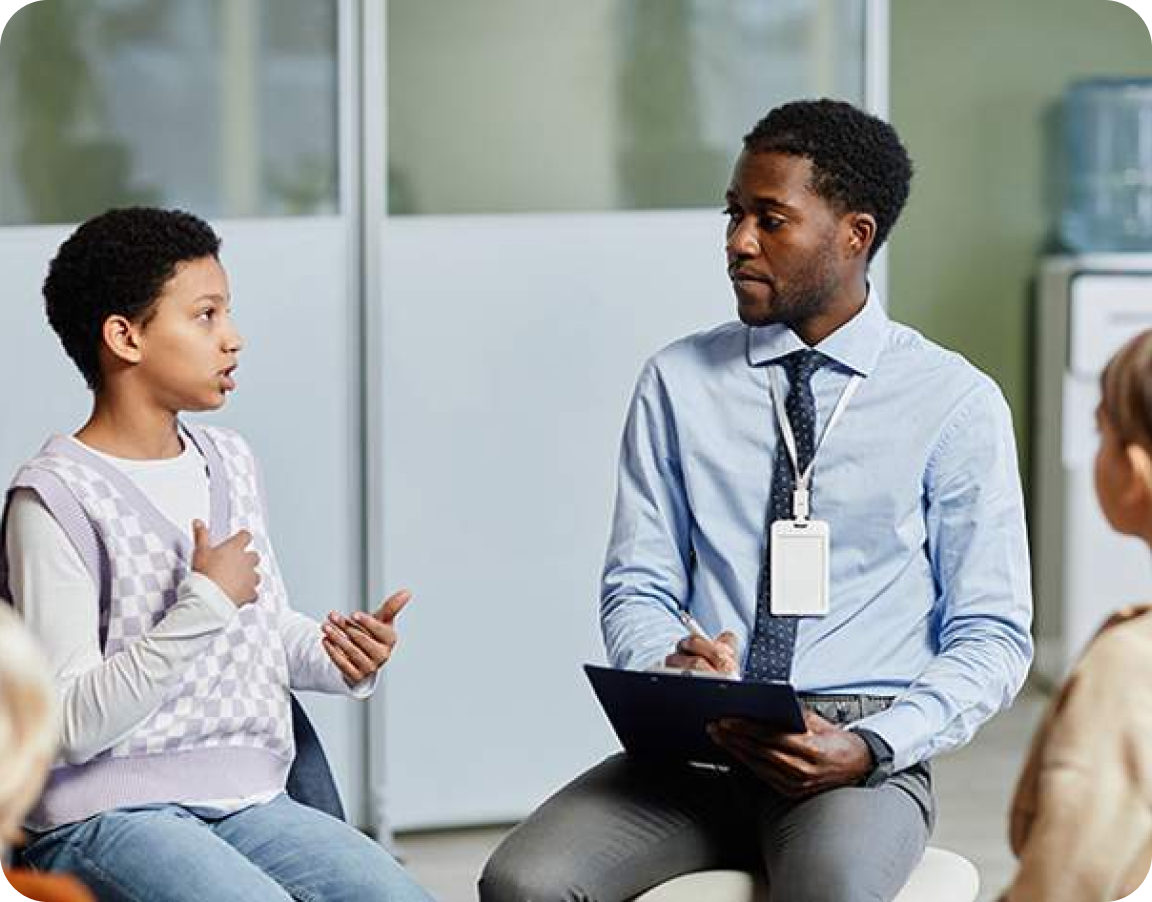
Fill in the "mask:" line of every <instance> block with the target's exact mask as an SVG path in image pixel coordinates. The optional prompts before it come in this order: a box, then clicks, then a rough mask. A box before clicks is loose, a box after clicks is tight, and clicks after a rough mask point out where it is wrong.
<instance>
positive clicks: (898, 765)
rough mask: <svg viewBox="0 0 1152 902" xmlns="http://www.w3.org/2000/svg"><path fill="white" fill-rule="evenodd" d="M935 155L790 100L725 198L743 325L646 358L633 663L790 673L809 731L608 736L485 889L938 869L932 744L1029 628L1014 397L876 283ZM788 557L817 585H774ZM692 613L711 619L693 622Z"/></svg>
mask: <svg viewBox="0 0 1152 902" xmlns="http://www.w3.org/2000/svg"><path fill="white" fill-rule="evenodd" d="M911 174H912V166H911V162H910V161H909V159H908V155H907V153H906V151H905V149H904V147H903V146H902V144H901V143H900V140H899V138H898V137H897V135H896V133H895V132H894V130H893V129H892V128H891V127H890V126H889V125H887V124H886V123H884V122H882V121H880V120H878V119H876V118H874V117H872V116H869V115H867V114H865V113H863V112H861V111H859V110H857V109H855V108H853V107H852V106H850V105H849V104H846V103H840V102H834V101H827V100H824V101H815V102H800V103H791V104H787V105H785V106H782V107H780V108H778V109H775V110H773V111H772V112H770V113H769V114H768V116H767V117H765V118H764V119H763V120H762V121H761V122H759V123H758V124H757V125H756V126H755V128H753V130H752V131H751V132H750V133H749V134H748V135H747V136H745V138H744V150H743V153H741V155H740V157H739V159H738V160H737V162H736V165H735V169H734V172H733V175H732V181H731V184H730V186H729V188H728V192H727V209H726V215H727V218H728V229H727V257H728V271H729V274H730V276H731V278H732V284H733V287H734V290H735V293H736V298H737V311H738V313H739V317H740V320H741V323H729V324H726V325H723V326H720V327H718V328H716V329H713V330H711V331H708V332H704V333H701V334H698V335H693V336H690V337H688V338H686V339H683V340H681V341H678V342H676V343H674V344H672V345H671V346H669V347H668V348H666V349H664V350H663V351H661V352H660V353H658V354H657V355H656V356H655V357H654V358H652V360H650V361H649V362H648V364H647V365H646V366H645V368H644V370H643V372H642V373H641V376H640V379H639V383H638V386H637V389H636V393H635V396H634V398H633V401H632V406H631V410H630V412H629V416H628V421H627V425H626V427H625V431H624V439H623V448H622V452H621V464H620V476H619V492H618V496H617V502H616V514H615V522H614V526H613V532H612V537H611V542H610V545H609V549H608V556H607V562H606V565H605V570H604V578H603V589H602V598H601V618H602V624H603V629H604V636H605V641H606V644H607V649H608V656H609V659H610V660H611V661H612V663H613V664H614V665H615V666H617V667H627V668H634V669H647V668H651V667H657V666H661V665H667V666H672V667H678V668H691V669H695V670H701V671H721V672H726V673H730V674H736V673H737V672H741V671H742V674H743V677H744V679H787V680H790V681H791V682H792V683H793V684H794V685H795V686H796V688H797V690H798V691H799V692H800V693H801V700H802V701H803V702H804V704H805V706H806V708H807V711H806V722H807V727H808V731H807V733H805V734H802V735H776V734H773V733H771V732H769V731H766V730H764V729H761V728H760V727H758V725H757V724H755V723H750V722H722V723H720V724H717V725H715V726H714V727H713V730H712V733H713V738H714V739H715V741H716V742H717V743H719V744H720V745H722V746H723V747H724V748H726V749H727V750H728V751H729V752H731V754H732V755H733V756H734V757H735V759H736V760H737V761H739V762H740V766H739V767H734V768H733V769H732V770H731V771H730V772H729V773H721V774H717V773H711V772H702V771H699V770H695V769H691V768H688V767H673V766H669V767H659V766H653V765H652V764H650V763H645V762H639V761H633V760H629V759H628V758H626V757H624V756H616V757H613V758H610V759H608V760H607V761H605V762H604V763H602V764H600V765H599V766H597V767H595V768H593V769H592V770H591V771H589V772H588V773H586V774H584V775H583V776H581V777H580V778H578V779H577V780H576V781H574V782H573V783H572V784H570V785H569V786H568V787H566V788H564V789H563V790H561V791H560V792H559V793H558V794H557V795H555V796H554V797H553V798H551V799H550V800H549V801H548V802H546V803H545V804H544V805H543V806H542V807H541V808H540V809H539V810H538V811H537V812H535V813H534V814H533V815H532V816H531V817H530V818H529V819H528V820H527V821H525V823H524V824H522V825H521V826H520V827H519V828H518V829H517V830H516V831H514V832H513V833H512V834H511V835H510V836H509V837H508V839H506V840H505V842H504V843H503V845H502V846H501V847H500V848H499V849H498V850H497V852H496V853H495V855H494V856H493V858H492V860H491V861H490V862H489V863H488V866H487V868H486V870H485V873H484V876H483V877H482V879H481V884H480V889H481V898H482V899H483V900H485V902H511V900H513V899H515V900H528V899H530V900H533V902H543V900H561V899H564V900H576V899H580V900H583V899H588V900H598V902H616V900H624V899H628V898H631V897H632V896H634V895H636V894H637V893H639V892H641V891H643V890H644V889H646V888H648V887H650V886H653V885H655V884H657V883H660V882H662V881H664V880H667V879H669V878H671V877H673V876H675V875H677V874H681V873H685V872H689V871H695V870H701V869H706V868H714V867H722V866H726V865H727V866H731V865H744V866H754V865H756V864H759V865H760V866H762V867H764V868H766V869H767V872H768V875H769V882H770V884H771V888H772V898H773V900H781V902H784V900H791V902H797V900H803V902H824V900H827V902H853V900H866V899H867V900H875V899H888V900H890V899H892V898H893V897H895V895H896V894H897V893H898V892H899V890H900V888H901V887H902V886H903V884H904V882H905V881H906V879H907V877H908V875H909V874H910V873H911V871H912V870H913V868H914V867H915V866H916V864H917V863H918V861H919V859H920V857H921V855H922V853H923V850H924V847H925V844H926V843H927V840H928V836H929V834H930V832H931V829H932V825H933V821H934V817H935V802H934V799H933V796H932V790H931V777H930V772H929V765H928V762H929V759H931V758H932V757H933V756H935V755H937V754H939V753H941V752H943V751H946V750H949V749H952V748H956V747H957V746H959V745H962V744H963V743H965V742H967V741H968V740H969V739H971V737H972V736H973V734H974V733H975V732H976V730H977V728H978V727H979V726H980V725H981V724H982V723H983V722H984V721H985V720H986V719H987V718H989V717H990V716H992V715H993V714H994V713H996V712H997V711H998V710H1000V709H1002V708H1004V707H1005V706H1006V705H1008V704H1009V703H1010V702H1011V700H1012V698H1013V697H1014V695H1015V694H1016V692H1017V691H1018V690H1019V687H1020V685H1021V683H1022V682H1023V679H1024V676H1025V674H1026V672H1027V669H1028V665H1029V662H1030V660H1031V654H1032V647H1031V640H1030V638H1029V625H1030V617H1031V598H1030V586H1029V576H1028V552H1027V546H1026V539H1025V528H1024V517H1023V505H1022V499H1021V493H1020V485H1019V476H1018V473H1017V463H1016V451H1015V446H1014V441H1013V436H1012V428H1011V418H1010V414H1009V411H1008V408H1007V405H1006V404H1005V402H1004V399H1003V397H1002V395H1001V393H1000V391H999V390H998V389H997V387H996V385H995V384H994V383H993V382H992V381H991V380H990V379H988V378H987V377H986V376H984V375H983V374H981V373H979V372H978V371H977V370H975V369H974V368H973V367H972V366H971V365H970V364H969V363H968V362H967V361H965V360H964V359H963V358H961V357H960V356H958V355H956V354H954V353H951V352H949V351H946V350H944V349H942V348H940V347H938V346H936V345H934V344H932V343H931V342H929V341H928V340H926V339H925V338H923V337H922V336H921V335H919V334H918V333H916V332H914V331H913V330H911V329H908V328H906V327H904V326H901V325H899V324H896V323H893V322H891V321H890V320H889V319H888V318H887V316H886V314H885V312H884V308H883V307H882V306H881V302H880V300H879V298H877V297H876V296H875V292H874V291H872V290H871V289H870V286H869V283H868V266H869V263H870V262H871V260H872V259H873V257H874V256H875V254H876V252H877V251H878V250H879V249H880V247H881V245H882V244H883V243H884V241H885V239H886V238H887V236H888V234H889V232H890V230H891V229H892V227H893V225H894V224H895V222H896V220H897V218H898V217H899V214H900V211H901V209H902V207H903V205H904V202H905V200H906V199H907V196H908V190H909V183H910V181H911ZM809 468H811V469H809ZM806 530H808V531H810V532H809V533H808V534H812V533H819V532H820V531H821V530H824V531H827V532H828V533H830V539H828V544H827V545H826V546H825V548H826V551H827V552H828V553H829V554H830V573H831V577H830V586H822V585H821V579H822V571H821V569H820V568H819V567H817V568H815V570H814V571H813V570H811V569H809V570H804V560H803V559H802V558H801V557H799V556H796V555H794V554H792V555H790V548H791V547H792V546H790V545H789V544H788V542H787V535H786V534H787V533H789V532H791V533H797V532H804V531H806ZM777 543H779V544H777ZM774 545H776V546H777V547H776V550H777V552H778V554H777V555H773V554H771V549H772V547H773V546H774ZM774 568H775V569H776V570H777V571H783V570H785V569H787V570H789V571H790V576H791V577H792V578H793V582H791V583H790V584H792V585H795V584H796V582H795V578H796V577H797V574H798V573H800V577H801V578H800V579H799V583H800V584H806V585H808V586H809V587H812V586H815V589H814V590H813V591H812V592H809V593H802V597H787V598H783V597H777V595H778V594H781V593H779V592H778V591H774V589H775V587H776V582H775V579H776V577H777V576H780V573H779V572H777V573H776V574H775V575H774V573H773V570H774ZM801 571H804V572H803V573H801ZM825 590H827V591H826V592H825ZM822 594H824V595H826V597H830V603H829V604H828V606H827V610H823V609H822V598H821V596H822ZM797 607H799V611H797ZM679 609H684V610H687V611H688V612H689V613H690V614H691V615H692V616H693V617H695V618H696V620H697V621H698V622H699V623H700V624H701V625H702V626H703V628H704V631H705V632H707V634H708V635H709V636H715V637H716V638H715V639H714V640H712V639H709V638H707V637H701V636H696V635H685V632H686V631H685V629H684V627H683V626H682V625H681V621H680V619H679V617H678V616H677V613H678V610H679ZM797 613H799V614H803V615H804V616H795V615H796V614H797Z"/></svg>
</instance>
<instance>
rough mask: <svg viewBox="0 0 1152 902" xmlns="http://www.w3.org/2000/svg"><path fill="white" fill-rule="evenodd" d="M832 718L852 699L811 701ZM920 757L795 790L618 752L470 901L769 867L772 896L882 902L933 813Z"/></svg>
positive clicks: (592, 894) (904, 871)
mask: <svg viewBox="0 0 1152 902" xmlns="http://www.w3.org/2000/svg"><path fill="white" fill-rule="evenodd" d="M809 707H812V708H815V709H817V710H818V711H819V713H820V714H822V715H823V716H825V717H827V718H828V719H829V720H833V721H834V722H837V723H845V722H848V721H851V720H855V719H856V718H858V717H859V716H860V713H861V712H860V710H859V708H858V707H856V710H852V709H853V707H854V706H853V705H852V704H850V703H845V702H843V701H841V702H833V701H831V700H830V701H829V702H828V703H827V704H825V703H818V704H809ZM935 816H936V805H935V799H934V797H933V795H932V786H931V774H930V771H929V768H928V765H927V764H922V765H917V766H916V767H913V768H909V769H908V770H905V771H901V772H900V773H898V774H896V775H894V776H893V777H892V778H891V779H889V780H888V781H886V782H885V783H884V784H883V785H881V786H879V787H876V788H874V789H864V788H859V787H841V788H839V789H833V790H830V791H828V792H824V793H821V794H820V795H817V796H813V797H812V798H809V799H805V800H803V801H800V802H795V801H792V800H790V799H785V798H783V797H781V796H780V795H778V794H777V793H775V792H773V791H772V790H771V789H769V788H768V787H767V786H766V785H764V784H763V783H761V782H760V781H758V780H756V779H755V778H753V777H752V776H751V775H750V774H749V773H747V772H746V771H743V770H736V769H733V770H731V771H729V772H727V773H722V772H716V771H708V770H701V769H698V768H692V767H688V766H671V765H668V766H665V765H658V764H654V763H653V762H649V761H636V760H633V759H630V758H627V757H625V756H624V755H616V756H613V757H611V758H608V759H607V760H606V761H604V762H603V763H601V764H599V765H597V766H596V767H594V768H592V770H590V771H588V772H587V773H585V774H583V775H581V776H580V777H578V778H577V779H576V780H574V781H573V782H572V783H570V784H568V785H567V786H566V787H564V788H563V789H561V790H560V791H559V792H558V793H556V795H554V796H552V797H551V798H550V799H548V801H546V802H545V803H544V804H543V805H542V806H540V808H538V809H537V810H536V811H535V812H534V813H533V814H532V815H531V816H530V817H529V818H528V819H527V820H526V821H524V822H523V823H522V824H521V825H520V826H519V827H518V828H516V829H515V830H514V831H513V832H512V833H511V834H509V835H508V837H507V838H506V839H505V840H504V842H503V843H502V844H501V845H500V847H499V848H498V849H497V850H496V851H495V853H493V855H492V857H491V859H490V860H489V861H488V864H487V865H486V866H485V868H484V873H483V875H482V876H481V878H480V899H481V902H624V900H627V899H631V898H632V897H633V896H636V895H637V894H639V893H641V892H643V891H644V890H646V889H649V888H650V887H653V886H656V885H657V884H660V883H663V882H664V881H666V880H670V879H671V878H673V877H676V876H678V875H680V874H686V873H690V872H693V871H701V870H709V869H713V868H745V869H752V870H767V872H768V875H769V883H770V885H771V898H772V902H891V900H892V899H893V898H895V896H896V895H897V893H899V892H900V889H901V887H903V885H904V883H905V882H906V881H907V879H908V876H909V875H910V874H911V873H912V870H913V869H914V868H915V867H916V865H917V864H918V863H919V861H920V858H921V856H922V855H923V854H924V848H925V846H926V845H927V842H928V836H929V834H930V833H931V831H932V826H933V824H934V822H935Z"/></svg>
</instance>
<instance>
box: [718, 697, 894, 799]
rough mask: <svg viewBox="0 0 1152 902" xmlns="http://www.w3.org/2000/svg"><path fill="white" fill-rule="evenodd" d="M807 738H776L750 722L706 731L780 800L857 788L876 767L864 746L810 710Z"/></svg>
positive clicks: (732, 722)
mask: <svg viewBox="0 0 1152 902" xmlns="http://www.w3.org/2000/svg"><path fill="white" fill-rule="evenodd" d="M804 723H805V726H807V727H808V731H807V732H806V733H779V732H776V731H774V730H770V729H769V728H767V727H766V726H765V725H764V724H761V723H758V722H756V721H752V720H742V719H736V718H725V719H724V720H720V721H717V722H716V723H714V724H712V725H710V726H709V728H708V732H709V734H710V735H711V736H712V739H713V741H715V742H716V744H717V745H719V746H721V747H722V748H724V749H725V750H727V751H728V752H730V753H731V754H732V755H733V756H734V757H735V758H736V759H737V760H738V761H740V762H741V763H742V764H744V766H745V767H747V768H748V769H749V770H750V771H751V772H752V773H753V774H754V775H755V776H756V777H758V778H759V779H761V780H763V781H764V782H765V783H767V784H768V785H769V786H771V787H772V788H773V789H774V790H776V791H777V792H778V793H780V794H781V795H782V796H786V797H787V798H791V799H803V798H807V797H808V796H812V795H816V794H817V793H820V792H824V791H825V790H827V789H834V788H836V787H837V786H852V785H855V784H857V783H859V782H860V781H861V780H862V779H864V777H865V776H867V775H868V773H870V772H871V770H872V769H873V767H874V766H875V765H874V763H873V761H872V753H871V752H870V751H869V749H868V745H867V743H865V742H864V740H863V739H861V738H860V737H859V736H857V735H856V734H855V733H853V732H851V731H850V730H845V729H842V728H841V727H838V726H836V725H835V724H833V723H831V722H830V721H827V720H825V719H824V718H823V717H821V716H820V715H819V714H816V713H815V712H813V711H805V712H804Z"/></svg>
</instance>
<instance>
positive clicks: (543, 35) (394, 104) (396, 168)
mask: <svg viewBox="0 0 1152 902" xmlns="http://www.w3.org/2000/svg"><path fill="white" fill-rule="evenodd" d="M865 2H866V0H772V2H765V0H582V2H580V3H571V2H567V0H485V2H484V3H476V2H475V0H437V2H435V3H429V2H427V0H389V2H388V24H387V35H388V41H387V60H388V65H387V71H388V74H387V78H388V84H387V97H388V161H389V167H388V207H389V212H390V213H392V214H401V215H402V214H441V213H511V212H565V211H581V210H638V209H669V208H691V207H701V206H713V205H716V204H718V203H719V198H720V196H721V194H722V189H723V185H724V183H725V182H726V181H727V178H728V172H729V168H730V166H731V163H732V159H733V157H734V155H735V151H736V149H737V148H738V147H739V141H740V138H741V136H742V135H743V134H744V133H745V132H746V131H747V130H748V129H749V128H750V127H751V125H752V124H753V123H754V122H755V121H756V120H757V119H758V118H760V116H762V115H763V114H764V113H765V112H767V110H768V109H770V108H771V107H772V106H774V105H776V104H778V103H782V102H784V101H786V100H791V99H795V98H799V97H812V96H830V97H839V98H843V99H845V100H850V101H852V102H855V103H860V104H862V103H863V100H864V4H865Z"/></svg>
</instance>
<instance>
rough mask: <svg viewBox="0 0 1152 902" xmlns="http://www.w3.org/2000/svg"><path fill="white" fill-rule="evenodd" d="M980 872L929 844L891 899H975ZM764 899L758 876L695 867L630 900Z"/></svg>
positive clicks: (763, 901) (934, 901)
mask: <svg viewBox="0 0 1152 902" xmlns="http://www.w3.org/2000/svg"><path fill="white" fill-rule="evenodd" d="M979 892H980V875H979V873H977V871H976V868H975V867H974V866H973V865H972V862H970V861H969V860H968V859H967V858H962V857H961V856H959V855H957V854H956V853H955V852H946V851H945V850H944V849H935V848H933V847H932V846H929V847H928V848H927V850H925V852H924V857H923V858H922V859H921V860H920V864H919V865H917V867H916V870H914V871H913V872H912V876H911V877H909V878H908V882H907V883H906V884H905V885H904V889H902V890H900V895H898V896H897V897H896V900H895V902H975V899H976V896H977V894H978V893H979ZM702 899H706V900H708V902H768V887H767V885H766V884H765V883H764V880H763V878H762V877H758V876H753V875H752V874H749V873H746V872H744V871H699V872H697V873H695V874H685V875H684V876H682V877H676V878H675V879H673V880H669V881H668V882H667V883H661V884H660V885H659V886H655V887H653V888H652V889H650V890H648V892H646V893H641V894H640V895H639V896H637V897H636V898H635V900H634V902H700V900H702Z"/></svg>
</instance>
